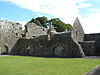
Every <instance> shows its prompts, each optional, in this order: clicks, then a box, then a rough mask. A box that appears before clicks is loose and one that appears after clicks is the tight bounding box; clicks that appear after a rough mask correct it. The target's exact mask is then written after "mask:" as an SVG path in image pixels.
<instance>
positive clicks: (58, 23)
mask: <svg viewBox="0 0 100 75" xmlns="http://www.w3.org/2000/svg"><path fill="white" fill-rule="evenodd" d="M35 19H36V20H38V21H39V22H40V23H41V24H42V26H43V27H47V25H48V23H52V25H53V26H54V28H55V29H56V31H57V32H63V31H65V30H66V29H67V30H72V26H71V25H70V24H66V23H64V22H62V21H61V20H60V19H59V18H53V19H50V20H48V18H47V17H45V16H42V17H37V18H35ZM35 19H32V20H31V21H29V22H31V23H32V22H34V20H35Z"/></svg>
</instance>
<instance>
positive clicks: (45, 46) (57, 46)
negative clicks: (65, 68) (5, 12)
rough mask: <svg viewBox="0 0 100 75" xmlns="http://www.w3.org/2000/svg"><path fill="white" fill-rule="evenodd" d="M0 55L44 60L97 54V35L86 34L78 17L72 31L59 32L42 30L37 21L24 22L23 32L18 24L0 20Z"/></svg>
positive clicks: (99, 46) (99, 45)
mask: <svg viewBox="0 0 100 75" xmlns="http://www.w3.org/2000/svg"><path fill="white" fill-rule="evenodd" d="M37 24H39V25H37ZM89 38H90V39H89ZM0 54H10V55H29V56H44V57H83V56H85V55H87V56H90V55H92V56H93V55H100V35H99V33H98V34H85V33H84V30H83V28H82V25H81V23H80V22H79V19H78V18H76V20H75V22H74V24H73V30H72V31H68V32H61V33H58V32H56V31H54V29H47V28H44V27H42V26H41V25H40V23H37V22H36V23H27V24H26V25H25V30H24V31H22V27H21V24H19V23H17V22H11V21H7V20H4V21H2V20H1V21H0Z"/></svg>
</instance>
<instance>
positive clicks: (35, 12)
mask: <svg viewBox="0 0 100 75" xmlns="http://www.w3.org/2000/svg"><path fill="white" fill-rule="evenodd" d="M39 16H47V17H49V18H60V19H61V20H62V21H63V22H65V23H70V24H73V22H74V20H75V18H76V17H79V19H80V22H81V24H82V26H83V28H84V31H85V33H99V32H100V0H0V19H2V20H5V19H7V20H12V21H18V22H21V23H23V24H24V23H26V22H28V21H29V20H31V19H32V18H35V17H39Z"/></svg>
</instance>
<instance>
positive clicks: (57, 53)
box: [54, 46, 64, 57]
mask: <svg viewBox="0 0 100 75" xmlns="http://www.w3.org/2000/svg"><path fill="white" fill-rule="evenodd" d="M54 56H56V57H64V47H63V46H57V47H55V48H54Z"/></svg>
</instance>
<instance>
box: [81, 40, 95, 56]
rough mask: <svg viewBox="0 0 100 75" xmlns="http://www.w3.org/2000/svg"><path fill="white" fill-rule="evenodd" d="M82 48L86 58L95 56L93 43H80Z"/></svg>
mask: <svg viewBox="0 0 100 75" xmlns="http://www.w3.org/2000/svg"><path fill="white" fill-rule="evenodd" d="M80 44H81V46H82V48H83V52H84V53H85V55H86V56H95V55H96V51H95V47H94V46H95V41H83V42H81V43H80Z"/></svg>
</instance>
